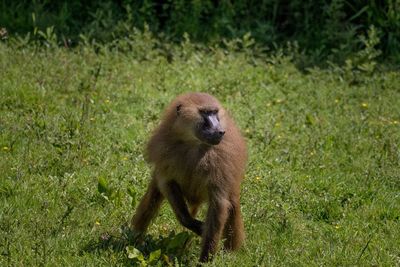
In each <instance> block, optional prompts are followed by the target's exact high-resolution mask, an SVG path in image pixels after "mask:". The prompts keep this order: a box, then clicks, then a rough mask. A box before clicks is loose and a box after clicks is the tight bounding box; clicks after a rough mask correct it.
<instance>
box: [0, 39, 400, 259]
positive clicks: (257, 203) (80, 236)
mask: <svg viewBox="0 0 400 267" xmlns="http://www.w3.org/2000/svg"><path fill="white" fill-rule="evenodd" d="M135 42H136V41H135ZM146 42H148V40H147V41H146ZM147 47H148V46H146V43H144V45H143V43H140V41H137V42H136V43H135V44H134V46H133V48H132V47H125V46H124V44H123V43H122V44H120V45H119V46H116V47H114V48H109V49H108V48H106V47H100V48H97V49H94V48H92V47H91V46H89V45H81V46H79V47H78V48H76V49H74V50H68V49H63V48H48V49H44V48H41V49H38V48H37V47H34V46H31V47H30V46H28V47H22V48H13V45H12V44H11V43H9V44H6V43H0V58H1V61H0V149H1V150H0V158H1V160H0V265H1V266H7V265H10V266H29V265H45V266H110V265H134V264H137V262H138V261H139V258H140V257H136V258H135V255H130V256H131V257H133V258H135V259H129V258H128V253H127V247H128V250H129V251H132V250H133V247H135V246H136V247H137V248H138V249H139V250H141V251H142V252H143V253H144V255H145V259H144V261H145V262H148V263H149V262H150V261H149V259H148V257H149V254H150V252H154V251H157V250H158V249H161V254H162V256H161V259H160V260H159V261H158V264H161V262H163V263H164V264H165V263H166V262H167V261H168V260H169V261H170V262H175V263H177V264H181V265H182V266H186V265H187V264H189V263H194V261H195V260H196V259H197V257H198V253H199V239H198V238H197V237H194V236H192V235H191V234H190V235H188V234H185V233H183V234H182V233H181V232H184V231H185V229H184V228H183V227H181V226H179V225H178V223H177V221H176V219H175V218H174V215H173V213H172V212H171V209H170V208H169V206H168V205H164V206H163V208H162V211H161V213H160V215H159V216H158V217H157V219H156V220H155V222H154V224H153V225H152V226H151V227H150V229H149V235H148V236H147V239H146V241H145V243H144V244H135V242H134V241H132V239H131V238H130V236H129V231H127V230H126V224H127V222H129V220H130V218H131V216H132V214H133V212H134V207H135V205H136V202H137V201H138V200H139V199H140V197H141V196H142V194H143V193H144V190H145V187H146V185H147V183H148V181H149V172H150V169H149V167H148V166H147V165H146V163H145V162H144V159H143V156H142V152H143V148H144V145H145V143H146V140H147V138H148V136H149V134H150V132H151V130H152V129H153V128H154V127H155V126H156V124H157V122H158V118H159V115H160V113H161V112H162V109H163V108H164V107H165V106H166V105H167V104H168V102H169V101H170V100H171V99H172V98H174V96H176V95H177V94H179V93H181V92H185V91H204V92H209V93H212V94H214V95H215V96H217V97H218V98H219V99H220V100H221V102H222V103H223V104H224V106H225V107H226V108H227V109H228V110H230V112H231V113H232V115H233V117H234V118H235V119H236V121H237V122H238V124H239V125H240V127H241V129H242V130H243V133H244V135H245V137H246V139H247V142H248V146H249V155H250V159H249V163H248V168H247V172H246V177H245V180H244V182H243V184H242V197H241V202H242V211H243V216H244V221H245V228H246V234H247V242H246V245H245V246H244V247H243V249H241V250H240V251H239V252H237V253H221V252H220V253H218V255H217V256H216V258H215V260H214V261H213V262H212V263H211V264H210V265H211V266H321V265H323V266H354V265H359V266H395V265H400V238H399V237H400V193H399V192H400V147H399V145H400V90H399V84H400V78H399V77H400V72H398V71H381V70H378V69H376V68H375V70H374V71H369V72H363V71H360V70H359V71H357V69H349V68H339V67H332V68H329V69H325V70H321V69H317V68H313V69H309V70H308V71H307V72H306V73H304V72H301V71H300V70H298V69H297V68H296V66H295V64H294V63H293V61H294V60H291V57H290V56H283V55H281V54H279V53H277V54H275V55H269V56H265V55H261V54H258V53H253V52H252V51H249V50H245V51H241V52H240V51H235V50H234V49H227V50H223V49H221V48H215V47H211V48H209V49H196V47H195V46H194V45H193V44H191V43H190V42H186V43H184V44H182V46H178V45H171V46H168V44H165V47H168V53H165V51H167V50H165V49H164V50H163V49H159V48H155V47H153V48H151V47H150V48H147ZM122 50H126V51H124V52H121V51H122ZM203 214H204V213H203ZM178 233H180V234H178ZM154 253H155V252H154ZM154 255H155V254H154ZM154 255H153V256H154ZM163 255H165V256H167V257H168V260H166V257H165V256H163ZM154 257H156V256H154ZM156 261H157V259H155V260H154V261H153V262H150V265H152V264H153V265H154V264H156V263H155V262H156Z"/></svg>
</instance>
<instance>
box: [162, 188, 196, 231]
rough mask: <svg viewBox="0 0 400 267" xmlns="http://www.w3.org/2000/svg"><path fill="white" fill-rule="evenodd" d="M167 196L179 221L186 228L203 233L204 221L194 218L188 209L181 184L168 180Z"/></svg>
mask: <svg viewBox="0 0 400 267" xmlns="http://www.w3.org/2000/svg"><path fill="white" fill-rule="evenodd" d="M164 194H165V197H166V198H167V199H168V201H169V203H170V204H171V206H172V209H173V210H174V213H175V215H176V217H177V218H178V220H179V222H180V223H181V224H182V225H183V226H185V227H186V228H188V229H190V230H192V231H193V232H195V233H196V234H198V235H201V234H202V229H203V222H201V221H199V220H196V219H194V218H193V217H192V216H191V215H190V213H189V210H188V207H187V205H186V202H185V199H184V198H183V194H182V191H181V188H180V187H179V185H178V184H177V183H176V182H174V181H171V182H168V183H167V184H166V190H165V192H164Z"/></svg>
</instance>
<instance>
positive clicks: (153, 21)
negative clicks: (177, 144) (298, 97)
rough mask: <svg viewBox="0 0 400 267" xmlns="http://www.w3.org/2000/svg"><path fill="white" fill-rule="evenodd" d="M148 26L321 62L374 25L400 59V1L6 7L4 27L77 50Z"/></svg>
mask: <svg viewBox="0 0 400 267" xmlns="http://www.w3.org/2000/svg"><path fill="white" fill-rule="evenodd" d="M145 25H149V27H150V30H151V31H152V32H155V33H158V34H160V35H162V36H163V37H165V38H168V39H171V40H182V39H183V36H184V34H185V33H187V34H189V35H190V36H191V37H192V38H193V39H194V40H196V41H201V42H207V43H209V42H211V43H220V42H221V37H224V38H228V39H231V38H237V37H239V38H240V37H241V36H243V35H244V34H246V33H251V35H252V36H253V37H254V38H255V40H256V41H257V42H260V43H262V44H264V45H267V46H268V47H270V48H275V47H276V46H277V44H279V43H282V42H287V41H291V42H293V41H297V42H298V43H299V45H300V47H301V48H302V49H304V50H305V51H306V52H307V54H309V55H312V58H313V61H316V62H319V61H321V60H325V59H326V58H328V59H330V60H331V61H333V60H336V61H337V62H343V61H344V60H345V59H346V58H347V57H348V56H349V55H350V54H351V53H353V52H354V51H357V50H358V49H359V48H360V46H362V43H360V42H359V38H358V37H359V36H360V35H365V34H366V32H367V31H368V29H369V28H370V27H371V26H374V27H375V28H376V30H377V33H378V37H379V39H380V40H381V42H380V44H379V49H380V50H381V51H383V55H384V58H390V59H391V60H392V61H393V62H396V63H397V64H398V63H399V62H400V54H399V51H400V1H399V0H387V1H373V0H370V1H361V0H357V1H345V0H333V1H326V0H318V1H315V0H306V1H304V0H303V1H302V0H289V1H279V0H263V1H248V0H239V1H225V0H224V1H212V0H205V1H184V0H169V1H157V0H124V1H112V0H107V1H94V0H90V1H80V0H68V1H66V0H63V1H49V0H37V1H27V0H21V1H10V0H3V1H1V2H0V27H4V28H5V29H6V30H7V31H8V32H9V34H10V35H11V36H15V35H16V34H19V35H20V36H25V35H26V34H27V33H32V32H33V31H38V30H40V31H43V32H45V31H46V29H48V28H51V27H53V30H54V32H55V33H56V34H57V35H58V36H60V39H59V44H61V45H66V46H71V45H72V46H74V45H76V44H77V43H78V42H79V41H80V38H79V36H80V35H81V34H83V35H85V36H86V37H88V38H89V39H90V40H92V39H95V40H96V41H97V42H108V41H111V40H115V39H116V38H124V37H126V36H127V35H128V34H129V32H130V31H131V29H132V28H133V27H136V28H140V29H142V30H143V29H144V27H145ZM37 37H38V38H41V36H39V35H37ZM278 47H279V45H278Z"/></svg>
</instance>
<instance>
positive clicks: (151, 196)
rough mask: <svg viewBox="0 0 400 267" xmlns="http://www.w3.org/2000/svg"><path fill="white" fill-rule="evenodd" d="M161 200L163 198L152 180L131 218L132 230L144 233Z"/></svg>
mask: <svg viewBox="0 0 400 267" xmlns="http://www.w3.org/2000/svg"><path fill="white" fill-rule="evenodd" d="M163 199H164V196H163V195H162V194H161V192H160V190H159V189H158V187H157V183H156V181H155V179H154V178H153V179H152V181H151V182H150V185H149V187H148V188H147V192H146V193H145V195H144V196H143V198H142V200H141V201H140V203H139V206H138V207H137V209H136V213H135V215H134V216H133V218H132V222H131V227H132V229H133V230H135V231H137V232H140V233H143V232H145V231H146V230H147V227H148V226H149V224H150V222H151V220H152V219H153V218H154V217H155V216H156V215H157V212H158V210H159V209H160V206H161V203H162V201H163Z"/></svg>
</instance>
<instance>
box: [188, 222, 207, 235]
mask: <svg viewBox="0 0 400 267" xmlns="http://www.w3.org/2000/svg"><path fill="white" fill-rule="evenodd" d="M203 225H204V223H203V222H202V221H199V220H196V219H193V222H192V223H191V224H190V225H189V226H188V228H189V229H190V230H192V231H193V232H195V233H196V234H197V235H199V236H201V235H202V233H203V227H204V226H203Z"/></svg>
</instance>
